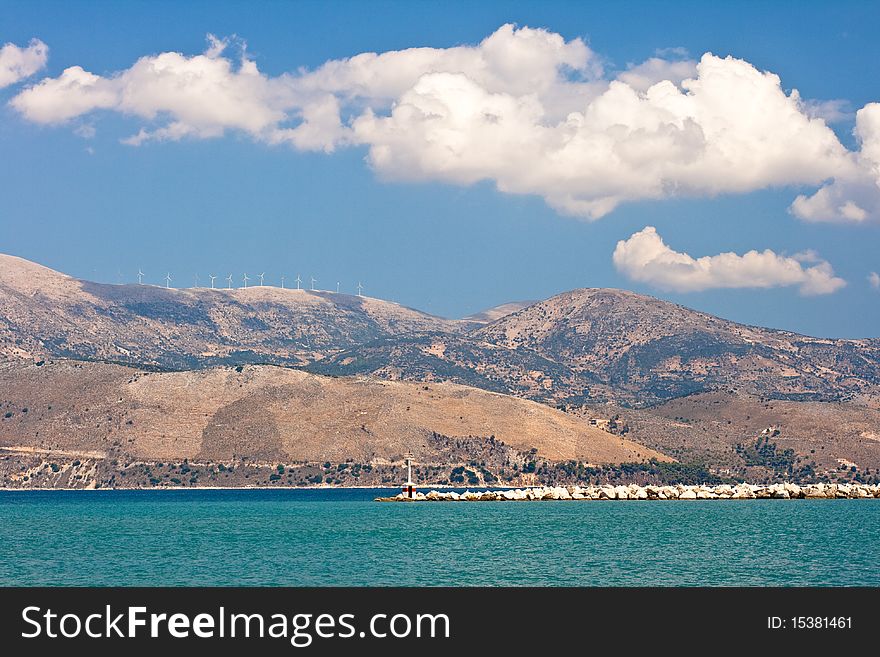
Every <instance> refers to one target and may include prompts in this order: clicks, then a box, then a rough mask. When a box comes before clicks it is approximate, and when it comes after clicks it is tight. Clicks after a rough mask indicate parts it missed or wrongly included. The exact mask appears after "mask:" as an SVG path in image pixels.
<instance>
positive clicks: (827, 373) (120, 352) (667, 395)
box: [0, 256, 880, 406]
mask: <svg viewBox="0 0 880 657" xmlns="http://www.w3.org/2000/svg"><path fill="white" fill-rule="evenodd" d="M0 355H6V356H8V357H25V358H28V359H31V360H38V359H41V358H46V357H63V358H76V359H88V360H98V361H105V362H118V363H126V364H136V365H140V366H155V367H158V368H165V369H178V370H183V369H194V368H203V367H211V366H215V365H236V364H240V363H274V364H284V365H293V366H298V367H304V368H307V369H309V370H310V371H313V372H315V373H320V374H325V375H332V376H346V375H363V374H372V375H375V376H378V377H381V378H385V379H391V380H410V381H433V382H436V381H452V382H456V383H461V384H466V385H471V386H476V387H480V388H483V389H486V390H491V391H495V392H504V393H510V394H514V395H517V396H521V397H525V398H529V399H534V400H538V401H541V402H544V403H548V404H552V405H557V404H583V403H590V402H597V401H612V402H616V403H621V404H626V405H630V406H645V405H651V404H656V403H660V402H663V401H665V400H669V399H674V398H677V397H681V396H684V395H689V394H693V393H697V392H703V391H708V390H714V389H718V388H725V387H726V388H731V387H732V388H736V389H737V390H739V391H742V392H745V393H748V394H757V395H763V396H768V397H774V398H785V399H790V400H838V401H839V400H853V399H860V398H874V399H877V398H878V390H880V340H877V339H865V340H835V339H822V338H812V337H806V336H802V335H797V334H795V333H789V332H785V331H776V330H771V329H763V328H757V327H752V326H744V325H742V324H736V323H734V322H730V321H727V320H724V319H720V318H718V317H713V316H711V315H707V314H705V313H700V312H697V311H694V310H690V309H688V308H684V307H682V306H679V305H676V304H672V303H668V302H665V301H661V300H659V299H655V298H652V297H647V296H644V295H639V294H634V293H632V292H624V291H620V290H605V289H581V290H573V291H571V292H566V293H563V294H560V295H557V296H554V297H552V298H550V299H547V300H545V301H541V302H537V303H530V304H529V303H514V304H505V305H504V306H499V307H498V308H495V309H491V310H489V311H486V312H485V313H481V314H478V315H474V316H472V317H470V318H466V319H464V320H446V319H441V318H438V317H433V316H431V315H427V314H425V313H421V312H418V311H416V310H412V309H409V308H405V307H402V306H399V305H397V304H394V303H389V302H385V301H381V300H378V299H370V298H363V297H356V296H350V295H344V294H334V293H331V292H312V291H304V290H282V289H279V288H274V287H259V286H257V287H250V288H248V289H232V290H226V289H222V290H210V289H204V288H197V289H170V290H169V289H165V288H160V287H154V286H145V285H101V284H97V283H89V282H84V281H79V280H76V279H73V278H70V277H68V276H65V275H63V274H59V273H58V272H54V271H52V270H49V269H46V268H45V267H41V266H39V265H35V264H33V263H29V262H27V261H24V260H21V259H19V258H13V257H10V256H0Z"/></svg>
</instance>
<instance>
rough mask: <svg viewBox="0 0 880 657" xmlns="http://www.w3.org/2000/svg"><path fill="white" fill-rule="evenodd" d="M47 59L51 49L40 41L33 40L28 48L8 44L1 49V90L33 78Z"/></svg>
mask: <svg viewBox="0 0 880 657" xmlns="http://www.w3.org/2000/svg"><path fill="white" fill-rule="evenodd" d="M47 59H49V47H48V46H47V45H46V44H45V43H43V42H42V41H40V40H39V39H31V40H30V43H28V45H27V47H26V48H20V47H19V46H16V45H15V44H14V43H7V44H6V45H4V46H3V47H2V48H0V89H2V88H3V87H8V86H9V85H11V84H15V83H16V82H18V81H19V80H24V79H25V78H28V77H30V76H32V75H33V74H34V73H36V72H37V71H39V70H40V69H42V68H43V67H44V66H45V65H46V60H47Z"/></svg>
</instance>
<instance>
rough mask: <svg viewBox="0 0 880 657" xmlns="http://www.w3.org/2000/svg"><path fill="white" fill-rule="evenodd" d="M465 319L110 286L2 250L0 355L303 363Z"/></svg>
mask: <svg viewBox="0 0 880 657" xmlns="http://www.w3.org/2000/svg"><path fill="white" fill-rule="evenodd" d="M466 326H469V325H465V324H463V323H461V322H456V321H450V320H444V319H441V318H439V317H434V316H432V315H428V314H426V313H422V312H419V311H416V310H412V309H410V308H406V307H403V306H400V305H398V304H396V303H391V302H388V301H382V300H380V299H371V298H367V297H359V296H352V295H347V294H336V293H333V292H324V291H311V290H290V289H281V288H277V287H269V286H266V287H262V286H251V287H249V288H247V289H241V288H233V289H206V288H190V289H173V288H172V289H166V288H162V287H156V286H152V285H104V284H100V283H92V282H88V281H80V280H77V279H74V278H71V277H70V276H66V275H64V274H61V273H59V272H56V271H53V270H51V269H48V268H46V267H42V266H40V265H37V264H35V263H32V262H28V261H26V260H23V259H21V258H16V257H14V256H6V255H0V354H2V355H6V356H18V357H31V358H43V357H49V356H56V357H69V358H82V359H92V360H104V361H112V362H121V363H130V364H141V365H152V366H158V367H162V368H170V369H189V368H194V367H206V366H210V365H212V364H217V363H224V364H236V363H246V362H269V363H279V364H291V365H298V364H304V363H308V362H311V361H313V360H315V359H317V358H321V357H323V356H324V355H326V354H328V353H333V352H335V351H339V350H341V349H345V348H348V347H352V346H354V345H357V344H362V343H364V342H367V341H370V340H374V339H376V338H379V337H385V336H390V335H399V334H410V333H414V332H419V331H451V332H455V331H459V330H462V328H464V327H466Z"/></svg>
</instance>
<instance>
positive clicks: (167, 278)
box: [165, 272, 173, 288]
mask: <svg viewBox="0 0 880 657" xmlns="http://www.w3.org/2000/svg"><path fill="white" fill-rule="evenodd" d="M172 280H173V279H172V278H171V272H168V273H167V274H166V275H165V287H166V288H169V287H171V281H172Z"/></svg>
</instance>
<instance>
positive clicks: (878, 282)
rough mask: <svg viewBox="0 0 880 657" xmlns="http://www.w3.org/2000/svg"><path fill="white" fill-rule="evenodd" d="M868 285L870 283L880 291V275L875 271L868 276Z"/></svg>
mask: <svg viewBox="0 0 880 657" xmlns="http://www.w3.org/2000/svg"><path fill="white" fill-rule="evenodd" d="M868 283H870V285H871V287H873V288H874V289H875V290H880V274H878V273H877V272H875V271H872V272H871V273H870V274H868Z"/></svg>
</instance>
